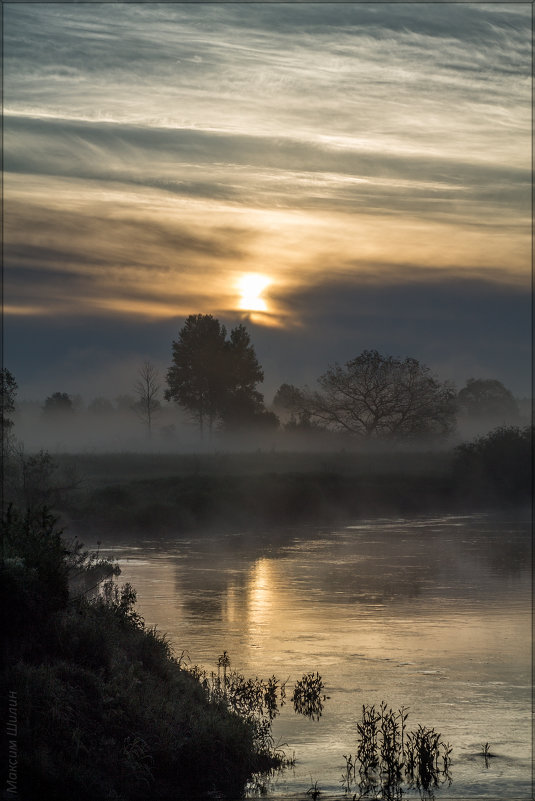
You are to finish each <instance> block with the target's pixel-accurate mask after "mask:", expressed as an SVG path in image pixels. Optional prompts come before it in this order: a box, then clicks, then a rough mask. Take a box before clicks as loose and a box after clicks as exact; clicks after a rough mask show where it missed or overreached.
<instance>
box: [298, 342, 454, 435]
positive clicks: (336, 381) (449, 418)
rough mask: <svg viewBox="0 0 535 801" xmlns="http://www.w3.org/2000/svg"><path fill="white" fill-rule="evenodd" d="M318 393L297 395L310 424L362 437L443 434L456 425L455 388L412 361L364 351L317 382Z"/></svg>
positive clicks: (331, 370) (333, 368)
mask: <svg viewBox="0 0 535 801" xmlns="http://www.w3.org/2000/svg"><path fill="white" fill-rule="evenodd" d="M318 383H319V385H320V388H321V391H320V392H311V391H310V390H307V391H305V392H303V393H302V402H303V407H302V412H303V411H306V412H308V413H309V415H310V420H311V421H318V422H320V423H321V424H323V425H325V426H327V427H328V428H332V429H334V430H337V431H344V432H346V433H348V434H351V435H356V436H359V437H362V438H364V439H372V438H378V437H379V438H385V439H390V440H400V439H406V438H411V437H416V436H418V437H420V438H422V437H424V436H429V435H433V436H446V435H447V434H450V433H451V432H452V431H453V428H454V425H455V411H456V405H455V390H454V387H453V385H452V384H451V383H450V382H447V381H446V382H440V381H438V379H437V378H435V376H433V375H432V373H431V371H430V369H429V368H428V367H426V366H425V365H423V364H420V362H419V361H418V360H417V359H412V358H407V359H404V360H403V361H401V360H400V359H395V358H394V357H392V356H383V355H381V354H380V353H379V352H378V351H376V350H365V351H363V352H362V353H361V354H360V356H357V357H356V358H355V359H352V360H351V361H348V362H347V363H346V365H345V366H344V367H341V366H340V365H339V364H335V365H334V366H333V367H329V368H328V370H327V371H326V372H325V373H324V374H323V375H322V376H320V378H319V379H318Z"/></svg>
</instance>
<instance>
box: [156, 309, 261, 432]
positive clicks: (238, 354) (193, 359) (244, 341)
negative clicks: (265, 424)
mask: <svg viewBox="0 0 535 801" xmlns="http://www.w3.org/2000/svg"><path fill="white" fill-rule="evenodd" d="M263 378H264V374H263V372H262V368H261V367H260V364H259V363H258V359H257V357H256V354H255V351H254V347H253V345H252V344H251V340H250V337H249V334H248V332H247V329H246V328H245V326H243V325H238V326H236V328H233V329H232V331H231V332H230V335H229V337H228V338H227V331H226V328H225V326H224V325H221V323H220V322H219V320H217V319H216V318H215V317H213V316H212V315H211V314H192V315H190V316H189V317H188V318H187V319H186V321H185V324H184V326H183V327H182V328H181V330H180V332H179V335H178V340H177V341H176V342H173V363H172V365H171V367H170V368H169V370H168V371H167V385H168V389H167V390H166V392H165V397H166V399H167V400H174V401H176V402H177V403H178V404H179V405H180V406H182V408H184V409H186V410H187V411H188V412H189V413H190V414H191V415H192V416H193V417H194V419H195V420H196V422H197V423H198V425H199V429H200V432H201V436H202V435H203V432H204V431H205V429H206V428H208V431H209V433H210V434H211V433H212V431H213V428H214V425H215V423H216V422H218V421H222V422H223V424H224V425H225V427H226V428H235V427H236V426H237V425H241V424H245V423H249V422H256V421H257V420H258V421H263V419H264V416H265V414H266V412H265V410H264V406H263V397H262V395H261V394H260V393H259V392H258V391H257V389H256V385H257V384H258V383H260V382H261V381H262V380H263Z"/></svg>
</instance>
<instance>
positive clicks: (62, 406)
mask: <svg viewBox="0 0 535 801" xmlns="http://www.w3.org/2000/svg"><path fill="white" fill-rule="evenodd" d="M43 411H44V413H45V414H46V415H47V416H51V415H53V416H55V417H60V416H62V415H65V414H72V413H73V412H74V404H73V401H72V398H71V396H70V395H67V393H66V392H54V393H53V394H52V395H49V396H48V398H47V399H46V400H45V405H44V406H43Z"/></svg>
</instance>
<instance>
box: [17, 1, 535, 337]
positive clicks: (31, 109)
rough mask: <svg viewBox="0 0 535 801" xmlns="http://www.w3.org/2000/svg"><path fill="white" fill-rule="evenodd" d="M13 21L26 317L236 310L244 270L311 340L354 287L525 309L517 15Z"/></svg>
mask: <svg viewBox="0 0 535 801" xmlns="http://www.w3.org/2000/svg"><path fill="white" fill-rule="evenodd" d="M4 26H5V30H4V67H5V69H4V85H5V96H4V109H5V119H4V131H5V163H4V166H5V291H6V301H7V302H6V307H5V310H6V312H7V313H8V314H12V315H13V316H14V317H16V318H17V319H20V317H21V315H27V316H28V318H29V319H31V318H32V317H46V316H48V317H51V316H52V315H53V316H54V317H55V318H60V317H62V316H63V317H65V318H68V316H69V314H71V313H72V309H73V308H74V307H76V308H77V309H78V311H79V313H80V314H81V315H88V316H89V317H91V316H92V315H93V316H98V317H99V320H100V321H102V320H104V319H110V320H119V319H122V320H132V319H141V318H143V319H145V320H153V321H155V320H170V319H173V318H174V317H175V316H180V315H186V314H188V313H191V312H199V311H206V312H208V311H210V312H214V313H221V314H224V315H227V316H232V315H233V314H238V313H239V293H238V290H237V285H238V281H239V276H240V275H241V274H242V273H244V272H260V273H262V274H266V275H268V276H269V277H270V279H271V284H270V287H269V289H268V290H267V293H266V299H267V302H268V307H269V308H268V313H267V314H266V315H265V317H264V319H263V322H264V323H265V324H266V325H267V324H268V323H270V324H272V323H274V322H278V323H279V325H281V326H282V328H283V329H285V328H286V329H289V328H290V327H292V330H293V331H298V330H299V331H301V332H302V333H303V336H304V335H305V332H308V334H307V335H310V330H311V329H312V328H313V322H312V320H313V317H314V316H315V319H317V320H318V321H319V320H320V319H322V314H323V313H324V312H322V308H324V310H325V309H326V308H330V307H329V298H330V297H331V295H332V298H335V299H336V303H340V304H341V306H340V308H341V309H343V308H345V306H344V298H345V297H354V293H352V290H351V287H353V288H354V289H355V292H356V293H357V295H358V297H362V296H363V294H364V295H366V292H372V290H373V291H377V292H380V289H381V287H385V291H387V289H388V287H409V288H411V287H412V289H414V287H415V286H416V284H418V281H420V278H418V277H417V276H420V275H424V274H425V275H426V276H427V277H426V279H425V281H423V282H421V283H420V284H418V286H420V285H421V286H422V287H424V286H425V287H427V288H428V289H429V291H430V292H432V287H433V285H434V283H433V282H434V281H436V282H437V285H440V286H443V287H446V286H448V285H449V286H451V287H452V291H453V288H455V291H457V292H458V293H460V294H461V295H463V292H464V291H465V287H466V285H465V284H462V283H459V282H460V281H461V279H462V280H463V281H464V280H468V279H470V280H474V281H476V283H477V285H478V286H488V287H489V292H491V290H492V291H493V287H495V286H497V285H499V286H501V287H502V288H503V291H504V292H505V293H506V292H509V291H511V292H514V291H516V290H517V289H519V288H521V290H522V292H526V287H527V281H528V277H529V272H530V263H531V256H530V248H531V220H530V215H531V207H530V190H531V173H530V161H531V83H530V82H531V74H530V70H531V18H530V7H529V5H527V4H526V5H523V4H516V3H513V4H507V3H503V4H490V3H488V4H480V3H475V4H464V3H461V4H453V5H452V4H440V3H425V2H424V3H418V4H403V3H399V4H398V3H393V4H383V3H377V4H373V3H364V4H360V3H355V4H351V3H350V4H343V3H341V4H337V3H305V4H292V3H288V4H285V3H280V4H278V3H275V4H271V3H266V4H257V3H251V4H249V3H240V4H234V5H233V4H224V3H221V4H218V3H216V4H202V5H200V6H197V5H195V4H191V3H185V4H180V3H178V4H152V3H140V4H107V5H106V4H103V5H98V6H96V5H92V4H87V5H84V4H72V5H70V4H49V3H46V4H26V3H22V4H8V5H7V6H6V7H5V9H4ZM448 282H449V283H448ZM341 286H343V287H345V288H346V289H344V291H343V292H340V291H339V289H340V287H341ZM320 288H321V291H320ZM316 290H317V291H316ZM395 291H396V292H398V289H396V290H395ZM404 291H405V290H402V289H399V293H400V294H399V295H398V296H399V297H401V296H403V298H404V301H403V303H401V302H400V305H399V308H400V315H401V316H400V322H399V327H401V326H402V325H405V326H408V328H409V330H414V331H415V332H416V331H417V332H418V336H420V334H421V331H422V329H421V327H420V328H419V327H418V326H417V325H416V323H414V319H416V318H417V315H416V317H415V316H414V315H415V311H414V307H413V306H411V305H410V304H408V303H407V302H406V300H405V295H404ZM407 291H409V290H407ZM416 294H417V295H418V297H420V298H421V303H422V307H423V308H425V306H426V303H425V300H424V294H425V293H424V290H423V289H422V290H421V292H419V293H418V292H417V293H416ZM468 296H469V297H470V299H471V302H473V303H474V304H477V293H472V294H471V293H468ZM321 297H323V298H324V302H325V304H326V306H325V307H322V305H321V302H320V299H321ZM385 297H386V295H385ZM433 297H434V296H433ZM306 298H308V300H307V301H306V302H301V301H300V299H306ZM357 307H358V308H360V306H358V304H356V305H354V306H353V307H349V308H348V310H347V313H346V312H342V311H340V319H343V320H344V321H345V323H344V325H345V326H346V327H345V328H344V331H346V333H347V337H352V336H353V334H354V333H355V330H356V328H355V325H356V323H355V322H354V321H353V322H351V308H353V309H356V308H357ZM449 308H450V310H451V314H453V313H454V312H453V305H451V306H450V307H449ZM362 314H363V315H365V309H363V310H362ZM311 315H312V316H311ZM326 319H327V318H326ZM329 320H330V321H331V322H329V323H328V324H329V325H332V330H333V331H336V332H337V333H336V336H338V337H341V338H342V340H343V338H344V333H343V331H342V330H341V328H340V327H339V326H337V325H336V324H335V323H334V322H333V321H334V311H333V317H332V319H331V318H330V317H329ZM401 320H403V321H404V322H401ZM251 322H252V323H254V321H252V320H251ZM259 322H262V321H261V320H259ZM374 324H375V325H377V326H379V328H380V327H381V325H380V322H378V319H376V320H375V323H374ZM392 325H393V324H392ZM411 326H412V329H411ZM258 330H261V329H260V328H259V329H258ZM389 330H390V331H391V332H392V331H393V328H392V326H391V327H390V328H389ZM333 336H334V334H333ZM415 336H416V333H415ZM433 341H435V340H433ZM437 347H438V345H437Z"/></svg>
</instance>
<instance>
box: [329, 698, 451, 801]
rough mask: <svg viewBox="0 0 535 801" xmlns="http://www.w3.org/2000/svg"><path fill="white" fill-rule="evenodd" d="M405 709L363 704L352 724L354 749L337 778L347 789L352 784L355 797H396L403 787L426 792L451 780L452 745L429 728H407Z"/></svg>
mask: <svg viewBox="0 0 535 801" xmlns="http://www.w3.org/2000/svg"><path fill="white" fill-rule="evenodd" d="M407 719H408V708H407V707H401V708H400V709H398V710H397V711H394V710H393V709H392V708H390V707H388V705H387V704H386V703H385V702H384V701H382V702H381V704H380V706H379V707H378V708H377V707H376V706H375V705H373V704H372V705H366V704H364V705H363V707H362V716H361V719H360V721H359V722H358V723H357V751H356V756H355V757H354V758H353V757H352V755H351V754H350V755H349V756H344V759H345V761H346V765H345V770H344V774H343V776H342V782H343V784H344V789H345V791H346V793H349V792H351V790H352V789H353V787H354V786H355V787H356V789H357V791H358V797H359V798H362V799H365V798H383V799H385V800H386V801H396V800H397V799H401V798H402V796H403V795H404V793H405V792H406V790H407V789H412V790H414V789H417V790H418V791H419V793H420V795H422V796H426V797H429V796H430V795H431V794H432V791H433V788H437V787H439V785H441V784H443V783H444V782H448V783H450V784H451V776H450V773H449V768H450V765H451V752H452V747H451V746H450V745H449V743H446V742H444V741H443V739H442V735H441V734H440V733H439V732H436V731H435V730H434V729H432V728H427V727H425V726H422V725H418V727H417V728H416V729H415V730H411V731H409V730H408V728H407Z"/></svg>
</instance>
